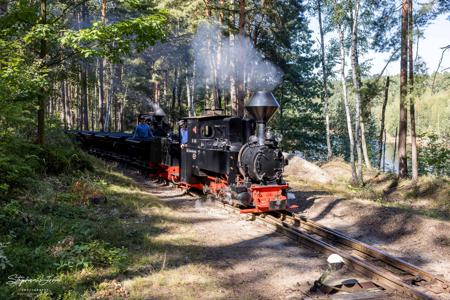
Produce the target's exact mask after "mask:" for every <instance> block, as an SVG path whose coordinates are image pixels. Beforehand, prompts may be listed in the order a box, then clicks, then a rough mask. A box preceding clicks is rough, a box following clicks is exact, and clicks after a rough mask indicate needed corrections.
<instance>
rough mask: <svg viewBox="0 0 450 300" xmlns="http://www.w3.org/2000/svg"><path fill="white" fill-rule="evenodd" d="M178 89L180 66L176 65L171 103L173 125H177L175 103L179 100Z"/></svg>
mask: <svg viewBox="0 0 450 300" xmlns="http://www.w3.org/2000/svg"><path fill="white" fill-rule="evenodd" d="M177 89H178V68H177V67H175V70H174V76H173V86H172V103H171V105H170V113H171V116H172V123H173V125H175V116H174V111H175V104H176V100H177Z"/></svg>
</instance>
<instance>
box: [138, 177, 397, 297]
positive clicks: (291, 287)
mask: <svg viewBox="0 0 450 300" xmlns="http://www.w3.org/2000/svg"><path fill="white" fill-rule="evenodd" d="M133 177H134V178H135V179H136V180H137V181H140V184H142V185H144V186H146V187H147V188H148V191H149V192H151V193H153V194H154V195H155V196H157V197H159V198H160V199H161V200H162V201H164V202H165V203H166V204H167V205H168V206H170V207H171V208H172V209H173V210H174V215H176V217H177V218H181V219H183V220H187V221H188V222H189V223H190V234H192V233H194V236H195V239H196V240H197V242H198V243H199V244H200V245H201V247H202V257H201V259H200V262H201V263H202V264H206V265H207V266H208V267H209V268H210V269H211V270H212V274H211V276H214V278H215V281H216V282H218V285H219V291H218V292H219V295H220V296H218V295H217V294H215V295H213V296H211V295H210V296H208V295H207V294H200V295H199V298H200V299H216V298H224V299H302V298H303V297H304V295H305V294H304V292H306V291H308V289H309V288H310V287H311V286H312V284H313V282H314V281H315V280H316V279H318V278H319V277H320V275H321V274H322V272H323V271H324V270H325V268H326V256H324V255H322V254H320V253H318V252H316V251H314V250H312V249H310V248H307V247H303V246H302V245H299V244H298V243H295V242H293V241H292V240H290V239H288V238H287V237H285V236H283V235H281V234H279V233H276V232H274V230H273V229H270V228H267V227H265V226H263V225H261V224H259V223H256V222H252V221H248V220H246V219H247V218H246V217H243V216H239V215H236V214H234V213H230V212H228V211H226V210H225V209H223V208H220V207H218V206H217V205H216V204H214V203H213V202H212V201H210V200H207V199H206V198H201V197H199V196H194V197H192V196H189V195H185V196H180V190H177V189H176V188H169V187H167V186H158V185H155V184H152V183H150V182H149V181H148V180H145V179H144V178H142V177H136V176H133ZM349 278H355V279H358V280H360V281H367V280H366V279H364V278H361V277H360V276H358V275H356V274H354V273H352V272H350V271H348V270H346V269H345V268H344V269H343V270H342V271H341V272H338V273H336V274H334V275H332V276H330V278H329V280H343V279H349ZM149 296H150V295H149ZM149 298H151V297H149ZM168 298H170V297H168ZM396 299H400V298H398V297H396Z"/></svg>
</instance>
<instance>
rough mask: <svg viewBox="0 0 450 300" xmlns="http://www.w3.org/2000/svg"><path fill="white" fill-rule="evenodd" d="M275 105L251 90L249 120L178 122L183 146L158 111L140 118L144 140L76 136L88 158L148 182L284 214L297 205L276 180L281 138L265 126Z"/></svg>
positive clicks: (249, 210) (267, 96) (280, 167)
mask: <svg viewBox="0 0 450 300" xmlns="http://www.w3.org/2000/svg"><path fill="white" fill-rule="evenodd" d="M278 107H279V104H278V102H277V100H276V99H275V98H274V96H273V95H272V93H270V92H256V93H255V94H254V95H253V97H252V99H251V101H250V103H249V104H248V105H247V106H246V109H247V111H248V113H249V114H250V116H251V117H252V118H240V117H230V116H224V115H220V116H200V117H187V118H183V119H182V120H184V121H185V122H186V125H187V130H188V141H187V144H186V145H183V147H181V145H180V139H179V137H178V136H177V135H171V134H170V133H169V132H168V130H167V128H165V126H164V122H163V118H164V112H163V111H162V110H161V109H157V110H156V111H154V112H153V113H152V114H149V115H143V117H145V118H147V119H148V120H149V121H150V122H152V124H153V125H154V126H156V127H154V131H153V132H154V133H155V136H154V137H153V138H150V139H135V138H133V137H132V135H131V134H126V133H107V132H92V131H77V132H76V135H77V137H78V139H79V140H80V141H81V142H82V144H83V146H84V147H85V148H86V149H87V150H88V151H90V152H91V153H93V154H96V155H99V156H104V157H108V158H113V159H116V160H119V161H124V162H126V163H129V164H132V165H136V166H138V167H145V168H146V169H147V170H148V173H149V174H150V176H151V177H153V178H157V179H160V180H164V181H167V182H171V183H173V184H176V185H177V186H179V187H180V188H184V189H187V190H189V189H197V190H200V191H203V192H204V193H209V194H212V195H214V196H216V197H218V198H220V199H222V200H223V201H228V202H230V203H234V204H238V205H240V206H242V207H243V209H241V213H260V212H268V211H274V210H286V209H293V208H295V207H297V205H296V200H295V196H294V195H293V194H292V193H289V192H288V185H287V184H286V182H285V181H284V180H283V177H282V175H283V167H284V165H285V164H286V163H287V161H286V160H285V159H284V157H283V154H282V152H281V150H280V148H279V143H280V142H281V137H280V136H278V135H276V134H274V133H272V132H271V131H270V130H267V128H266V124H267V122H268V121H269V120H270V118H271V117H272V116H273V114H274V113H275V112H276V110H277V109H278ZM155 129H156V130H155Z"/></svg>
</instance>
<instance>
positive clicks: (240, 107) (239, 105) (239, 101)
mask: <svg viewBox="0 0 450 300" xmlns="http://www.w3.org/2000/svg"><path fill="white" fill-rule="evenodd" d="M244 42H245V0H239V39H238V43H244ZM237 78H238V89H237V95H236V107H235V112H234V114H235V115H236V116H238V117H243V116H244V104H245V103H244V101H245V90H244V88H245V86H244V81H245V75H244V73H243V72H242V71H241V73H240V74H237Z"/></svg>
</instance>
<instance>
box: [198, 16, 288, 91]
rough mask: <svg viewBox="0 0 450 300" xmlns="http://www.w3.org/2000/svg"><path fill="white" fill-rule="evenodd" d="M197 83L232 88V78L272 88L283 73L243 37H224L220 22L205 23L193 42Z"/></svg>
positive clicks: (254, 87)
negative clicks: (216, 23) (217, 23)
mask: <svg viewBox="0 0 450 300" xmlns="http://www.w3.org/2000/svg"><path fill="white" fill-rule="evenodd" d="M192 51H193V53H194V57H195V64H196V65H195V70H196V72H197V75H196V77H197V80H196V81H197V84H198V85H199V86H203V87H210V88H213V87H217V88H220V89H222V90H225V89H226V90H228V88H229V87H230V81H231V80H234V82H235V83H236V85H237V84H242V83H244V85H245V88H246V89H248V90H251V91H260V90H264V91H271V90H273V89H274V88H275V87H276V86H277V85H279V84H280V82H281V79H282V76H283V74H282V72H281V70H279V69H278V68H277V67H275V66H274V65H273V64H272V63H271V62H269V61H268V60H266V59H265V58H264V57H263V56H262V55H261V54H260V53H259V52H258V51H257V50H256V49H255V48H254V47H253V44H252V42H251V41H250V40H249V39H248V38H246V37H243V36H240V35H239V36H234V37H233V38H231V39H230V38H229V37H224V36H223V35H222V32H221V30H220V28H219V26H218V25H215V24H211V23H206V22H205V23H202V24H201V25H200V26H199V28H198V30H197V33H196V35H195V37H194V39H193V42H192Z"/></svg>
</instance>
